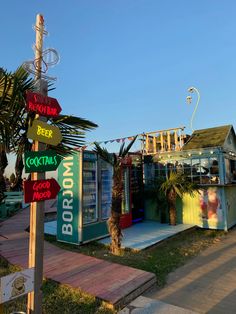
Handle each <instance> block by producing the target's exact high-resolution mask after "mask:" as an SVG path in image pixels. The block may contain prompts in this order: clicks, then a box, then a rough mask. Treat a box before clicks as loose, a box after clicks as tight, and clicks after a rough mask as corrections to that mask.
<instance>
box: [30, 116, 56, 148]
mask: <svg viewBox="0 0 236 314" xmlns="http://www.w3.org/2000/svg"><path fill="white" fill-rule="evenodd" d="M27 137H28V138H31V139H32V140H35V141H39V142H42V143H46V144H49V145H54V146H57V145H58V144H59V143H60V142H61V141H62V135H61V131H60V129H59V128H58V127H56V126H53V125H50V124H47V123H46V122H43V121H40V120H37V119H36V120H34V121H33V123H32V126H31V127H29V129H28V133H27Z"/></svg>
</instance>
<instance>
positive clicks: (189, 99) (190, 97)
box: [186, 96, 192, 105]
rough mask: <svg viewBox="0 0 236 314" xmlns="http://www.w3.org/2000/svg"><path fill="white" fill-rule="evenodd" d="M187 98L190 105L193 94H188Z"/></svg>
mask: <svg viewBox="0 0 236 314" xmlns="http://www.w3.org/2000/svg"><path fill="white" fill-rule="evenodd" d="M186 100H187V104H188V105H189V104H191V102H192V96H187V97H186Z"/></svg>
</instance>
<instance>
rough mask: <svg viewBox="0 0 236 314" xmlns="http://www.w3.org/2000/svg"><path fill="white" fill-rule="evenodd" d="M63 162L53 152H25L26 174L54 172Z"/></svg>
mask: <svg viewBox="0 0 236 314" xmlns="http://www.w3.org/2000/svg"><path fill="white" fill-rule="evenodd" d="M61 160H62V157H61V156H59V155H57V153H56V152H54V151H53V150H45V151H38V152H25V172H26V173H30V172H44V171H54V170H56V169H57V167H58V166H59V164H60V162H61Z"/></svg>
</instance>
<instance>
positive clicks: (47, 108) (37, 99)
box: [26, 92, 61, 117]
mask: <svg viewBox="0 0 236 314" xmlns="http://www.w3.org/2000/svg"><path fill="white" fill-rule="evenodd" d="M26 103H27V110H28V111H33V112H35V113H38V114H39V115H41V116H45V117H57V116H58V115H59V113H60V112H61V106H60V105H59V103H58V101H57V99H56V98H52V97H48V96H43V95H41V94H38V93H32V92H27V94H26Z"/></svg>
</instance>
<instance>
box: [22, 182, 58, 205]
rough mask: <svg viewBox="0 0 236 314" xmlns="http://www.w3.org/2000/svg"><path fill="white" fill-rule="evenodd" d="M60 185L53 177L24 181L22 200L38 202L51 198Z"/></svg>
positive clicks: (55, 194)
mask: <svg viewBox="0 0 236 314" xmlns="http://www.w3.org/2000/svg"><path fill="white" fill-rule="evenodd" d="M60 189H61V187H60V185H59V184H58V183H57V181H56V180H55V179H53V178H52V179H47V180H33V181H24V202H25V203H31V202H40V201H45V200H50V199H53V198H55V197H56V196H57V194H58V192H59V191H60Z"/></svg>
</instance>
